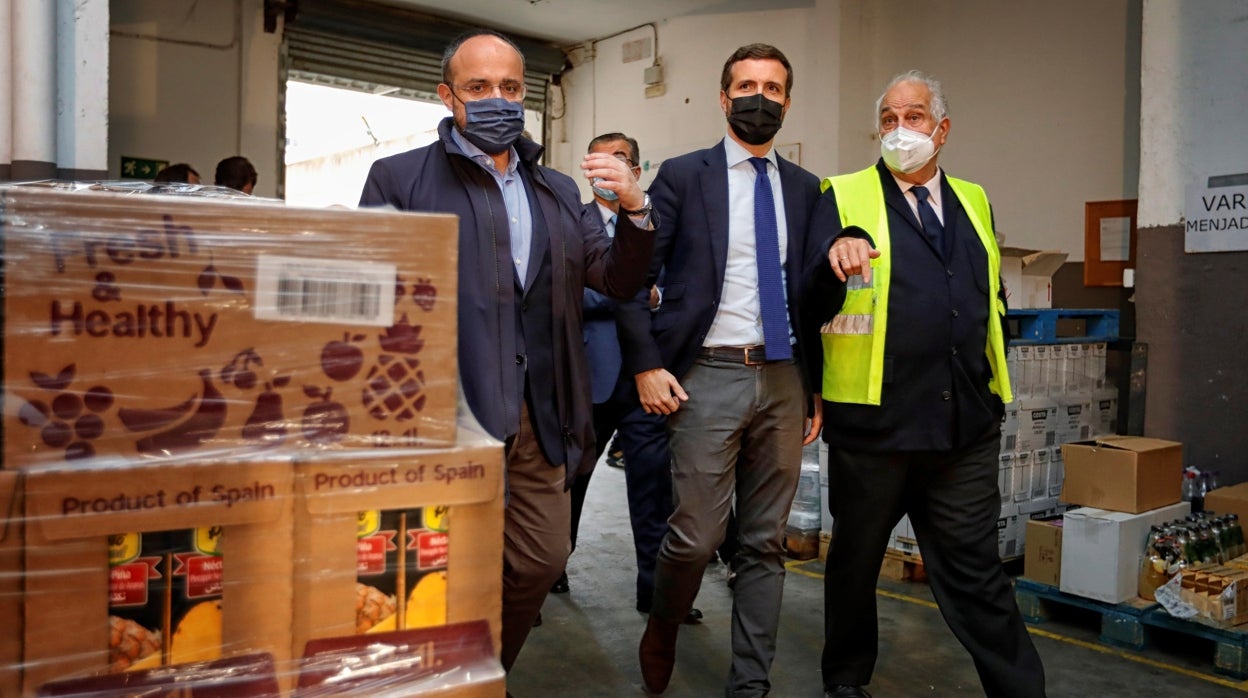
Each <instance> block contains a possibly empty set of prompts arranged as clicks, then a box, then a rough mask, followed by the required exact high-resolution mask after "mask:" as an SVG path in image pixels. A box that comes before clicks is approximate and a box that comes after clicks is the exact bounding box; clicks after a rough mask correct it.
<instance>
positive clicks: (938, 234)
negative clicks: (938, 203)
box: [910, 187, 945, 257]
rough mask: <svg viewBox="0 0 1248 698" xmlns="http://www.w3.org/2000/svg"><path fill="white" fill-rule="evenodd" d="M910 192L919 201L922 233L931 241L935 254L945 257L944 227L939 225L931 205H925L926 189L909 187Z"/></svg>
mask: <svg viewBox="0 0 1248 698" xmlns="http://www.w3.org/2000/svg"><path fill="white" fill-rule="evenodd" d="M910 191H912V192H914V198H916V199H918V200H919V206H918V209H919V222H920V223H922V224H923V232H925V233H927V237H928V239H929V240H931V241H932V245H933V246H934V247H935V248H936V253H937V254H939V255H940V256H942V257H943V256H944V255H945V226H943V225H941V223H940V219H939V218H937V217H936V211H934V210H932V205H931V204H929V203H927V197H928V196H929V194H928V193H927V187H910Z"/></svg>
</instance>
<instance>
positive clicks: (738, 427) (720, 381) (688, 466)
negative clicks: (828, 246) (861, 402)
mask: <svg viewBox="0 0 1248 698" xmlns="http://www.w3.org/2000/svg"><path fill="white" fill-rule="evenodd" d="M792 86H793V73H792V69H791V67H790V65H789V62H788V59H787V58H785V56H784V54H783V53H781V52H780V51H779V50H778V49H776V48H775V47H772V46H767V45H765V44H751V45H749V46H744V47H742V48H740V49H737V50H736V51H735V52H734V53H733V54H732V55H731V56H730V57H729V58H728V61H727V62H726V63H725V64H724V69H723V73H722V76H721V92H720V105H721V108H722V109H723V111H724V115H725V117H726V119H727V121H728V126H729V129H728V134H727V136H726V137H725V138H724V139H723V141H721V142H720V143H719V144H717V145H716V146H714V147H712V148H709V149H707V150H701V151H697V152H693V153H689V154H687V155H684V156H681V157H677V158H672V159H670V160H667V161H665V162H664V163H663V164H662V167H661V169H660V170H659V174H658V177H657V178H656V179H655V182H654V184H653V185H652V186H651V188H650V194H651V196H652V197H653V199H654V204H655V207H656V211H657V212H658V213H659V219H660V222H659V224H658V226H659V231H658V236H657V238H656V240H655V255H654V259H653V260H652V262H651V265H650V274H649V277H648V278H647V283H652V282H653V281H654V279H655V278H656V277H657V276H658V273H659V271H660V270H662V271H663V274H664V285H663V299H662V302H661V304H660V305H659V308H658V311H657V312H655V313H653V314H652V313H651V312H650V309H649V307H648V304H647V303H646V298H645V293H644V292H642V293H639V294H638V295H637V297H635V298H634V300H633V301H632V302H630V303H627V304H625V305H624V306H623V307H621V309H620V311H619V314H618V316H617V317H618V318H619V325H620V330H621V335H622V341H623V345H624V362H625V370H626V371H628V372H629V373H630V374H632V375H633V376H634V377H635V381H636V383H637V388H638V394H639V396H640V399H641V404H642V406H643V407H644V408H645V409H646V410H647V411H648V412H651V413H655V414H662V415H666V417H667V429H668V435H669V440H670V447H671V454H672V484H673V491H674V499H675V502H676V508H675V512H674V513H673V514H672V516H671V518H670V519H669V525H670V529H671V530H670V531H669V532H668V534H667V536H666V537H665V538H664V540H663V545H662V547H661V549H660V552H659V560H658V565H657V568H656V571H655V594H654V605H653V608H652V610H651V614H650V619H649V621H648V623H647V625H646V630H645V633H644V635H643V636H642V639H641V644H640V647H639V650H638V655H639V661H640V663H641V671H642V678H643V680H644V682H645V685H646V688H647V689H648V690H649V691H651V692H652V693H659V692H662V691H663V690H665V689H666V688H667V685H668V683H669V681H670V679H671V674H672V669H673V666H674V664H675V647H676V636H677V630H678V629H679V624H680V621H681V619H682V618H683V617H684V615H685V613H686V612H688V610H689V609H690V608H691V607H692V604H693V600H694V598H695V597H696V595H697V593H698V588H699V586H700V583H701V580H702V573H703V571H704V569H705V568H706V565H707V563H708V561H709V560H710V559H711V555H712V553H713V552H714V551H715V549H716V547H717V546H718V545H719V544H720V542H721V541H722V540H723V538H724V531H725V526H726V524H727V521H728V516H729V512H730V510H731V509H732V507H733V502H734V500H735V502H736V514H737V521H738V526H739V541H740V551H739V552H738V553H737V555H736V558H735V560H734V565H733V567H734V571H735V572H736V575H737V576H736V581H735V584H734V585H733V587H732V589H733V594H734V603H733V614H732V615H733V618H732V666H731V669H730V672H729V677H728V686H727V695H730V696H762V695H765V694H766V693H767V692H768V691H769V690H770V681H769V679H768V673H769V671H770V668H771V663H772V659H773V658H774V656H775V638H776V632H777V629H778V626H779V611H780V600H781V595H782V592H783V585H784V564H783V556H784V546H783V541H782V534H783V529H784V523H785V520H786V518H787V517H788V513H789V507H790V506H791V505H792V502H793V495H794V492H795V491H796V489H797V481H798V474H799V472H800V467H801V460H802V446H803V445H804V444H805V443H809V442H810V441H812V440H813V439H814V438H815V436H816V435H817V434H818V431H819V425H820V412H819V410H820V406H819V403H818V402H817V401H815V400H812V399H811V397H812V395H814V394H816V393H817V392H818V390H817V387H816V385H817V384H816V382H815V381H816V380H817V377H818V376H819V374H820V352H819V344H818V328H817V327H815V328H808V327H806V326H805V325H804V322H803V321H804V316H803V314H802V309H801V306H800V303H799V300H800V293H799V288H800V282H801V275H802V274H801V272H802V269H803V266H804V260H805V259H806V258H807V257H808V256H809V255H810V254H811V249H810V246H809V245H808V236H807V222H808V220H809V217H810V214H811V211H812V209H813V207H814V204H815V201H816V199H817V198H818V195H819V182H818V180H817V178H816V177H815V176H814V175H812V174H810V173H809V172H806V171H805V170H803V169H801V168H800V167H798V166H796V165H793V164H791V163H789V162H787V161H785V160H784V159H782V158H780V157H778V156H777V155H776V153H775V150H774V149H773V148H772V144H773V142H774V140H775V136H776V133H777V131H779V129H780V126H781V124H782V123H783V120H784V114H785V113H786V112H787V110H788V107H789V103H790V101H789V94H790V91H791V89H792ZM812 329H813V331H812ZM812 340H813V342H814V343H813V345H812ZM627 460H628V456H627V455H626V456H625V461H626V462H627Z"/></svg>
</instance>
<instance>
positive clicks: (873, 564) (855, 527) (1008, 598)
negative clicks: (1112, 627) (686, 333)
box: [806, 71, 1044, 698]
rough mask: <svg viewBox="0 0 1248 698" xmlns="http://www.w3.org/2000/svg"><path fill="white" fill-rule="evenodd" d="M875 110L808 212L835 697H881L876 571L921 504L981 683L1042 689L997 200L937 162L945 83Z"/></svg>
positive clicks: (998, 688) (933, 569)
mask: <svg viewBox="0 0 1248 698" xmlns="http://www.w3.org/2000/svg"><path fill="white" fill-rule="evenodd" d="M875 111H876V119H877V125H878V129H879V136H880V160H879V161H878V162H877V163H876V164H875V165H874V166H872V167H868V168H866V169H864V170H861V171H859V172H855V173H852V174H846V175H840V176H837V177H830V178H827V179H825V180H824V181H823V188H824V190H825V191H824V194H823V195H822V196H821V197H820V198H819V202H818V204H817V205H816V207H815V213H814V216H813V219H812V223H811V234H812V235H814V236H818V237H820V238H821V240H820V241H819V242H818V243H817V244H816V250H823V253H822V254H821V255H820V256H819V257H818V258H817V259H815V260H814V261H813V262H812V264H813V267H812V269H811V270H810V271H809V274H808V280H809V284H810V286H809V293H808V296H807V302H806V307H807V308H809V309H810V310H811V312H812V314H814V315H815V319H816V321H818V322H821V323H824V324H823V328H822V332H821V333H820V334H821V341H822V344H823V382H822V397H823V414H824V422H823V424H824V429H823V439H824V441H826V442H827V443H828V495H829V499H830V502H829V504H828V506H829V508H830V510H831V514H832V518H833V529H832V543H831V545H830V546H829V548H828V560H827V568H826V570H825V573H824V613H825V619H824V621H825V625H824V632H825V643H824V648H823V663H822V664H823V666H822V669H823V683H824V691H825V692H824V695H825V696H827V697H828V698H869V695H870V694H868V693H867V690H866V688H865V687H866V685H867V684H869V683H870V681H871V675H872V673H873V671H874V668H875V660H876V653H877V644H878V642H877V640H878V638H877V636H878V630H877V625H876V609H875V599H876V595H875V585H876V577H877V574H878V570H879V569H880V563H881V562H882V561H883V558H884V549H885V547H886V546H887V544H888V538H889V535H890V533H891V531H892V530H893V527H894V526H895V525H896V524H897V522H898V521H899V520H900V519H901V517H902V515H903V514H908V515H909V516H910V523H911V525H912V526H913V527H914V530H915V534H916V537H917V539H918V543H919V550H920V551H921V552H922V554H923V562H924V565H925V568H926V570H927V578H928V581H929V582H930V583H931V586H932V593H933V594H934V595H935V597H936V601H937V603H938V604H939V605H940V610H941V614H942V615H943V616H944V617H945V620H946V622H948V624H949V627H950V629H951V630H952V631H953V634H954V635H955V636H957V638H958V640H959V641H960V642H961V643H962V645H963V646H964V647H966V649H967V651H968V652H970V654H971V656H972V658H973V659H974V660H975V668H976V670H977V671H978V672H979V678H980V681H981V683H982V684H983V688H984V692H985V693H986V694H987V695H988V696H990V697H996V696H1001V697H1005V696H1009V697H1010V698H1024V697H1035V696H1043V695H1044V667H1043V666H1042V664H1041V662H1040V656H1039V655H1038V654H1037V653H1036V648H1035V647H1034V646H1033V644H1032V642H1031V638H1030V636H1029V635H1028V634H1027V627H1026V626H1025V625H1024V624H1023V619H1022V617H1021V615H1020V614H1019V611H1018V606H1017V605H1016V604H1015V601H1014V593H1013V590H1012V588H1011V585H1010V581H1009V579H1008V578H1007V577H1006V576H1005V574H1004V573H1003V572H1002V571H1001V558H1000V557H999V555H998V551H997V528H996V524H997V520H998V518H999V516H1000V514H1001V496H1000V492H999V490H998V482H997V476H998V471H997V469H998V467H999V460H998V457H999V450H1000V436H1001V427H1000V422H1001V416H1002V414H1003V403H1004V402H1009V401H1010V400H1011V391H1010V382H1009V376H1008V374H1007V373H1006V370H1005V335H1006V331H1005V296H1004V294H1003V293H1002V292H1001V281H1000V269H1001V255H1000V252H999V251H998V250H997V243H996V238H995V235H994V232H993V227H994V226H993V220H992V209H991V207H990V206H989V204H988V197H987V195H986V194H985V193H984V190H983V188H982V187H980V186H979V185H977V184H973V183H971V182H968V181H966V180H962V179H957V178H954V177H950V176H949V175H947V174H946V173H945V172H944V171H943V169H942V168H941V167H940V166H938V165H937V157H938V154H939V151H940V149H941V148H942V147H943V146H944V145H945V143H946V142H947V140H948V137H949V127H950V122H949V110H948V107H947V106H946V101H945V97H944V94H943V92H942V91H941V87H940V83H938V82H937V81H936V80H934V79H932V78H931V77H929V76H927V75H925V74H924V73H921V72H918V71H910V72H907V73H902V74H901V75H898V76H897V77H895V78H893V80H892V81H891V82H890V83H889V84H888V86H887V87H885V89H884V92H883V94H881V95H880V99H879V100H878V101H877V102H876V110H875ZM945 688H946V689H947V690H950V691H954V692H957V691H961V690H964V688H965V687H961V686H959V687H957V688H954V687H952V686H949V687H945ZM936 690H937V691H938V692H939V691H940V690H941V688H940V687H939V686H938V687H936Z"/></svg>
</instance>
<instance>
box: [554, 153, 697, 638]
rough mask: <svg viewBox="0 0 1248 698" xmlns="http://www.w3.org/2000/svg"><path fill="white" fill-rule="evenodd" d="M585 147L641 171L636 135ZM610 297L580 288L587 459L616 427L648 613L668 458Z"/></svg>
mask: <svg viewBox="0 0 1248 698" xmlns="http://www.w3.org/2000/svg"><path fill="white" fill-rule="evenodd" d="M589 152H591V153H606V154H608V155H611V156H613V157H615V158H616V159H618V160H620V161H621V162H623V163H624V164H626V165H628V166H629V167H630V168H631V170H632V173H633V177H635V178H640V177H641V165H640V164H639V163H640V158H641V152H640V148H639V147H638V145H637V140H636V139H634V138H630V137H629V136H626V135H624V134H623V133H604V134H602V135H600V136H596V137H595V138H594V139H593V140H592V141H590V142H589ZM593 193H594V200H593V201H591V202H589V203H587V204H585V213H586V214H587V215H590V216H597V217H599V218H601V219H602V222H603V225H604V226H605V227H606V229H607V234H608V235H611V236H614V235H615V226H616V221H617V219H618V218H619V210H620V201H619V197H618V196H616V195H615V193H614V192H612V191H608V190H605V189H601V188H598V187H593ZM650 288H651V291H650V294H651V295H650V302H651V305H652V306H654V305H657V303H658V289H657V288H655V287H653V286H651V287H650ZM617 305H618V304H617V303H616V301H615V300H614V299H612V298H610V297H608V296H604V295H603V294H601V293H599V292H597V291H595V290H593V289H592V288H587V289H585V351H586V353H587V354H588V356H589V377H590V388H591V390H592V393H593V399H594V438H595V441H596V444H595V448H594V460H595V461H597V459H598V458H600V457H601V456H602V453H603V451H605V450H606V449H607V445H608V444H609V443H610V442H611V435H612V434H614V433H615V432H616V431H617V430H618V431H619V437H618V443H619V445H620V448H621V449H622V450H623V451H624V453H625V460H624V480H625V489H626V490H627V493H628V516H629V523H630V524H631V526H632V529H633V549H634V551H635V553H636V557H637V589H636V591H637V597H636V608H637V610H638V611H639V612H641V613H649V612H650V607H651V603H652V599H653V597H654V565H655V560H656V559H657V558H658V554H659V545H660V544H661V543H662V542H663V536H664V535H666V534H667V517H668V516H671V513H672V478H671V472H670V462H671V457H670V456H669V454H668V450H667V433H666V429H665V427H664V424H663V418H662V417H661V416H658V415H652V414H647V413H646V412H645V411H644V410H642V408H641V404H640V403H639V402H638V400H637V388H636V386H635V385H634V383H633V377H632V375H631V374H626V373H624V372H623V371H621V368H622V366H623V361H622V359H621V356H620V339H619V335H618V333H617V332H616V324H615V311H616V307H617ZM591 474H592V471H591V472H586V473H585V474H583V475H582V476H581V477H579V478H577V481H576V484H574V485H573V486H572V551H573V552H575V551H576V535H577V532H578V531H579V529H580V523H581V513H582V510H583V509H584V506H585V495H586V493H587V491H588V490H589V481H590V475H591ZM569 590H570V585H569V583H568V575H567V572H564V574H563V576H562V577H560V578H559V581H557V582H555V585H554V586H553V587H551V591H552V592H554V593H567V592H568V591H569ZM701 618H702V612H701V611H699V610H698V609H696V608H694V609H691V610H690V611H689V613H688V614H687V615H686V616H685V622H686V623H696V622H698V621H699V620H700V619H701Z"/></svg>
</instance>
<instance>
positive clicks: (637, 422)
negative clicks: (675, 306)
mask: <svg viewBox="0 0 1248 698" xmlns="http://www.w3.org/2000/svg"><path fill="white" fill-rule="evenodd" d="M617 430H618V432H619V446H620V450H622V451H623V452H624V482H625V489H626V490H627V496H628V518H629V523H630V524H631V526H632V529H633V549H634V552H635V554H636V557H637V598H636V604H637V610H638V611H641V612H642V613H649V612H650V603H651V599H652V598H653V597H654V565H655V560H656V558H658V555H659V545H660V544H662V542H663V536H664V535H666V534H667V518H668V517H669V516H671V515H672V508H673V507H672V474H671V454H670V452H669V451H668V446H667V426H666V424H665V422H664V418H663V417H662V416H659V415H648V414H646V413H645V411H644V410H642V409H641V406H640V402H639V401H638V399H637V390H636V388H635V387H634V385H633V381H632V377H631V376H630V377H627V378H621V379H620V382H619V383H618V384H617V385H616V389H615V393H614V394H613V395H612V396H611V397H610V398H609V399H608V400H607V401H606V402H602V403H598V404H596V405H594V437H595V440H596V442H597V443H596V446H595V460H596V459H597V458H600V457H601V456H602V454H603V452H604V451H606V449H607V446H608V444H609V443H610V441H611V435H612V434H614V433H615V432H616V431H617ZM589 482H590V475H589V474H585V475H581V476H580V477H578V478H577V480H576V482H575V483H574V484H573V486H572V549H573V550H576V537H577V531H578V529H579V528H580V522H581V512H582V509H583V508H584V505H585V494H586V492H587V491H588V490H589Z"/></svg>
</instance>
